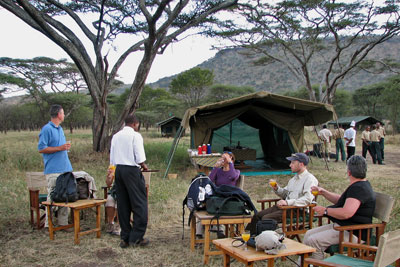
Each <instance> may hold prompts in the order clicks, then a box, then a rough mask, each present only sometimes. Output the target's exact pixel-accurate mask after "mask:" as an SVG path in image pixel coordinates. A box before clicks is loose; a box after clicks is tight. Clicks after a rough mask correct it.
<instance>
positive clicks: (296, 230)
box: [257, 198, 316, 242]
mask: <svg viewBox="0 0 400 267" xmlns="http://www.w3.org/2000/svg"><path fill="white" fill-rule="evenodd" d="M279 200H281V199H280V198H274V199H263V200H257V202H258V203H261V210H264V209H265V203H268V207H269V208H270V207H272V206H273V205H276V203H277V202H278V201H279ZM315 206H316V204H315V203H311V204H309V205H306V206H301V207H297V206H280V207H279V209H281V210H282V211H283V213H282V231H283V233H285V235H286V236H287V237H288V238H292V239H293V238H296V239H297V240H298V241H299V242H301V239H300V234H305V233H306V232H307V230H309V229H312V227H313V221H314V210H313V209H312V208H313V207H315Z"/></svg>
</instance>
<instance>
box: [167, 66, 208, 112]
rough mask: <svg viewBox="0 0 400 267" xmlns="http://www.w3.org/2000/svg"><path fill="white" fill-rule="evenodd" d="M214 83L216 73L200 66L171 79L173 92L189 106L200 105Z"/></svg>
mask: <svg viewBox="0 0 400 267" xmlns="http://www.w3.org/2000/svg"><path fill="white" fill-rule="evenodd" d="M213 83H214V73H213V72H212V71H211V70H208V69H201V68H199V67H195V68H192V69H190V70H187V71H185V72H182V73H181V74H179V75H178V76H176V78H174V79H173V80H172V81H171V84H170V88H171V92H172V94H174V95H175V96H176V97H177V98H178V99H181V100H182V101H183V102H184V103H185V104H186V106H187V107H188V108H190V107H195V106H198V105H200V101H201V100H203V99H204V97H205V96H206V94H207V89H208V88H209V87H210V86H211V85H212V84H213Z"/></svg>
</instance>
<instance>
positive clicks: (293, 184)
mask: <svg viewBox="0 0 400 267" xmlns="http://www.w3.org/2000/svg"><path fill="white" fill-rule="evenodd" d="M311 186H318V180H317V178H315V176H314V175H312V174H311V173H310V172H308V170H304V171H303V173H301V174H296V175H295V176H293V178H292V179H290V180H289V182H288V184H287V186H285V187H284V188H282V187H278V189H277V190H276V191H275V194H277V195H278V196H279V197H281V198H282V199H284V200H286V202H287V203H288V205H289V206H305V205H308V204H310V203H311V202H312V201H313V199H314V196H313V195H312V194H311Z"/></svg>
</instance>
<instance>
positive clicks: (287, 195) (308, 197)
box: [246, 153, 318, 235]
mask: <svg viewBox="0 0 400 267" xmlns="http://www.w3.org/2000/svg"><path fill="white" fill-rule="evenodd" d="M286 159H287V160H289V161H290V169H291V170H292V172H293V173H295V174H296V175H295V176H293V177H292V178H291V179H290V180H289V182H288V184H287V186H285V187H283V188H282V187H280V186H279V185H278V184H277V183H272V185H271V183H270V184H269V185H270V186H271V187H272V189H273V191H274V193H275V194H277V195H278V196H279V197H280V198H281V200H279V201H278V202H277V203H276V206H273V207H270V208H268V209H265V210H262V211H260V212H258V213H257V214H255V215H254V216H253V218H252V219H251V222H250V223H249V224H248V225H247V227H246V230H248V231H250V233H251V234H252V235H253V234H256V225H257V222H258V221H260V220H266V219H274V220H276V221H277V222H278V223H281V222H282V213H283V211H282V210H281V209H279V206H305V205H308V204H310V203H311V202H312V200H313V199H314V196H313V195H312V194H311V187H312V186H317V185H318V180H317V178H315V177H314V175H312V174H311V173H309V172H308V170H307V164H308V162H309V158H308V156H307V155H306V154H304V153H295V154H292V155H291V156H290V157H287V158H286Z"/></svg>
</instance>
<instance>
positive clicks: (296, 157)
mask: <svg viewBox="0 0 400 267" xmlns="http://www.w3.org/2000/svg"><path fill="white" fill-rule="evenodd" d="M286 159H287V160H290V161H293V160H297V161H298V162H302V163H303V164H304V165H307V164H308V162H309V161H310V159H309V158H308V156H307V155H306V154H304V153H295V154H292V155H291V156H290V157H287V158H286Z"/></svg>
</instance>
